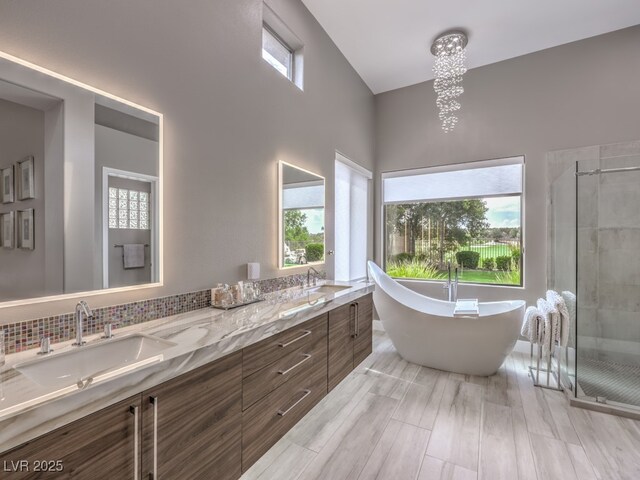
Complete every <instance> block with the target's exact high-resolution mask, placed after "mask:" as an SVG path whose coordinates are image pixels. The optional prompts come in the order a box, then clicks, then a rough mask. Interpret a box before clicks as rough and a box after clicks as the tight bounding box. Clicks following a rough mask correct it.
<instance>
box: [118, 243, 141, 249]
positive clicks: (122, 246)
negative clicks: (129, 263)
mask: <svg viewBox="0 0 640 480" xmlns="http://www.w3.org/2000/svg"><path fill="white" fill-rule="evenodd" d="M144 246H145V247H148V246H149V244H148V243H145V244H144ZM118 247H120V248H124V245H119V244H115V245H114V246H113V248H118Z"/></svg>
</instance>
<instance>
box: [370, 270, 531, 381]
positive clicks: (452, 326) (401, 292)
mask: <svg viewBox="0 0 640 480" xmlns="http://www.w3.org/2000/svg"><path fill="white" fill-rule="evenodd" d="M368 266H369V273H370V275H371V278H372V279H373V280H374V281H375V283H376V289H375V291H374V292H373V302H374V304H375V307H376V310H377V311H378V315H379V316H380V320H381V321H382V324H383V326H384V329H385V330H386V332H387V334H388V335H389V338H390V339H391V342H392V343H393V345H394V346H395V348H396V350H398V353H399V354H400V355H401V356H402V357H403V358H404V359H405V360H407V361H408V362H412V363H417V364H419V365H424V366H426V367H431V368H436V369H438V370H446V371H449V372H456V373H464V374H469V375H481V376H488V375H493V374H494V373H495V372H496V371H497V370H498V368H500V365H502V362H503V361H504V359H505V358H506V357H507V356H508V355H509V354H510V353H511V351H512V350H513V347H514V346H515V344H516V341H517V340H518V335H519V333H520V326H521V324H522V318H523V315H524V309H525V302H524V301H523V300H513V301H504V302H486V303H480V304H479V311H480V316H478V317H454V316H453V309H454V306H455V303H453V302H445V301H442V300H436V299H434V298H430V297H426V296H424V295H420V294H419V293H416V292H414V291H413V290H409V289H408V288H406V287H404V286H403V285H400V284H399V283H398V282H396V281H395V280H393V279H392V278H391V277H389V276H388V275H387V274H386V273H385V272H383V271H382V270H381V269H380V267H378V266H377V265H376V264H375V263H373V262H368Z"/></svg>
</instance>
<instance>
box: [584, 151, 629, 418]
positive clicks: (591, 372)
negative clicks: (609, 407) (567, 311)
mask: <svg viewBox="0 0 640 480" xmlns="http://www.w3.org/2000/svg"><path fill="white" fill-rule="evenodd" d="M624 153H625V152H624V151H620V149H618V151H616V150H615V149H614V146H612V147H602V148H601V153H600V158H598V159H592V160H589V161H579V162H577V171H578V174H577V175H576V188H577V214H576V219H577V225H576V235H577V237H576V238H577V242H576V246H577V252H576V253H577V255H576V258H577V292H578V309H577V351H576V378H577V383H576V386H577V390H576V396H577V397H578V398H583V399H585V400H593V401H597V402H602V403H609V404H621V405H623V406H635V407H640V155H629V154H628V155H625V154H624Z"/></svg>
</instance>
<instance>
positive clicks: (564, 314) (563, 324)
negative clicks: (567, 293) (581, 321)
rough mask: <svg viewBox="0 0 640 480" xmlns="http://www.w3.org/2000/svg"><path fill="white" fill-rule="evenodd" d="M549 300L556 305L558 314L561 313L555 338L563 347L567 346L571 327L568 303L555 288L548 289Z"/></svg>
mask: <svg viewBox="0 0 640 480" xmlns="http://www.w3.org/2000/svg"><path fill="white" fill-rule="evenodd" d="M547 301H548V302H551V303H552V304H553V305H554V306H555V307H556V309H557V310H558V314H559V315H560V319H559V320H560V321H559V323H558V324H557V326H556V332H555V335H554V336H555V339H554V340H555V341H556V342H558V343H559V344H560V346H561V347H566V346H567V345H568V344H569V333H570V332H569V330H570V328H571V314H570V313H569V309H568V308H567V304H566V303H565V301H564V298H562V296H561V295H560V294H559V293H558V292H556V291H554V290H548V291H547ZM558 330H559V332H558Z"/></svg>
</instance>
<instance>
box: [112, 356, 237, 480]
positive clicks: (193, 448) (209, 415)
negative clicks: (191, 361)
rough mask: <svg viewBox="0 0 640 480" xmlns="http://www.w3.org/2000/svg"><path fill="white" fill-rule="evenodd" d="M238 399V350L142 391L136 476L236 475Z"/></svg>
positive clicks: (231, 478)
mask: <svg viewBox="0 0 640 480" xmlns="http://www.w3.org/2000/svg"><path fill="white" fill-rule="evenodd" d="M241 402H242V352H236V353H233V354H231V355H228V356H226V357H224V358H222V359H220V360H217V361H215V362H213V363H210V364H208V365H205V366H203V367H199V368H197V369H196V370H193V371H192V372H189V373H186V374H184V375H180V376H179V377H177V378H174V379H173V380H169V381H168V382H165V383H163V384H161V385H158V386H157V387H154V388H152V389H150V390H147V391H145V392H143V394H142V445H143V449H142V478H143V479H145V480H146V479H149V480H152V479H161V480H172V479H176V480H184V479H186V478H194V479H196V478H203V479H204V478H211V479H214V478H215V479H216V480H235V479H237V478H239V477H240V473H241V472H240V466H241V462H240V460H241V434H242V427H241V422H242V407H241V405H242V403H241ZM112 478H116V477H112ZM122 478H124V477H122Z"/></svg>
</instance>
